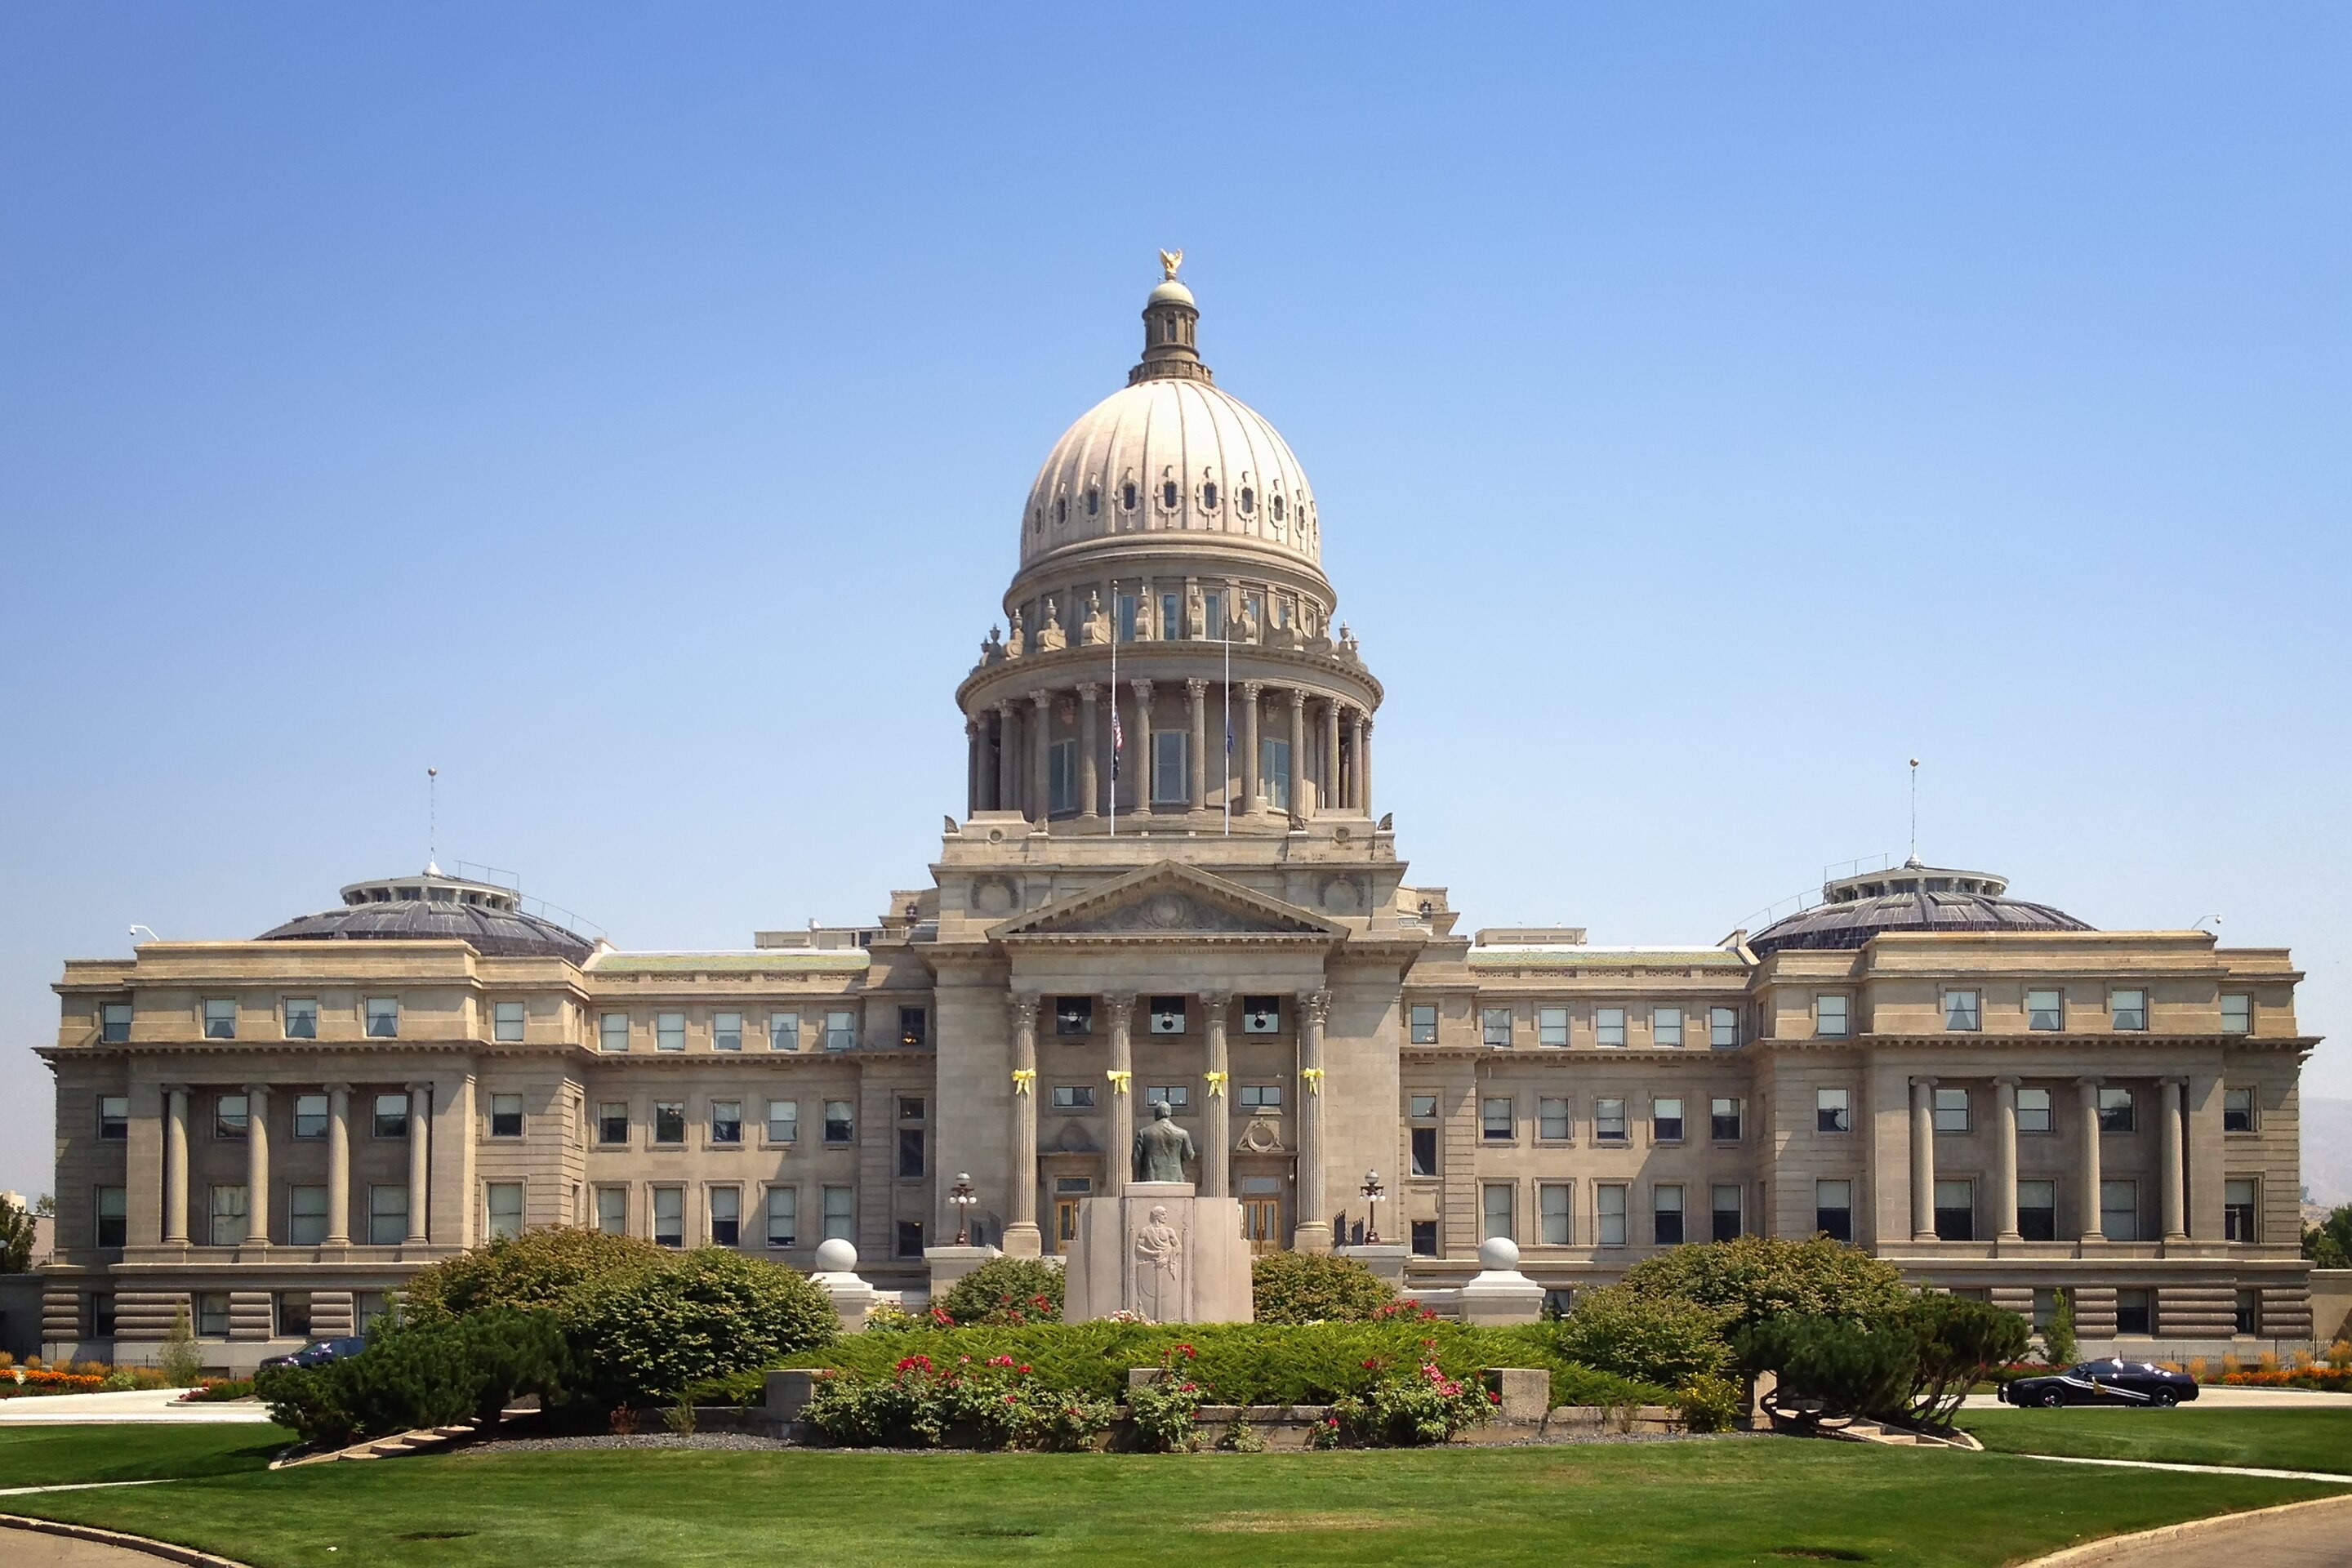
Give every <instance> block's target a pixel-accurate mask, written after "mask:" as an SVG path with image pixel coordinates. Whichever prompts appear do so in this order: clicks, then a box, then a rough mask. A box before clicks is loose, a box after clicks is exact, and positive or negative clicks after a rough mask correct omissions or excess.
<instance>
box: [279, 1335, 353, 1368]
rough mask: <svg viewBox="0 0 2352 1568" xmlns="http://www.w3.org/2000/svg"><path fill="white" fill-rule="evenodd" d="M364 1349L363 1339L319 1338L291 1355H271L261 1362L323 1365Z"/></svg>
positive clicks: (281, 1364)
mask: <svg viewBox="0 0 2352 1568" xmlns="http://www.w3.org/2000/svg"><path fill="white" fill-rule="evenodd" d="M365 1349H367V1341H365V1340H363V1339H358V1338H351V1339H340V1340H320V1342H318V1343H316V1344H311V1345H304V1346H303V1347H302V1348H301V1349H300V1350H299V1351H296V1352H294V1353H293V1354H292V1355H274V1356H271V1357H270V1358H269V1359H268V1361H265V1362H263V1363H261V1364H262V1365H263V1366H324V1365H326V1364H327V1363H329V1362H331V1361H341V1360H342V1359H343V1358H344V1357H345V1356H353V1355H357V1354H359V1353H360V1352H362V1351H363V1350H365Z"/></svg>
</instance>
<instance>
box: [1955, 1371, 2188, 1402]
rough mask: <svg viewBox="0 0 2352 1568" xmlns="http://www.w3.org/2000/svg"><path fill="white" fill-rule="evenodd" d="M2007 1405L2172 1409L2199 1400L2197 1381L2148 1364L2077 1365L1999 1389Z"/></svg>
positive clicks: (2026, 1378) (2017, 1380) (2016, 1380)
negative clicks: (2191, 1400)
mask: <svg viewBox="0 0 2352 1568" xmlns="http://www.w3.org/2000/svg"><path fill="white" fill-rule="evenodd" d="M2196 1397H2197V1380H2196V1379H2195V1378H2193V1377H2191V1376H2189V1374H2188V1373H2185V1372H2167V1371H2165V1370H2164V1368H2162V1367H2160V1366H2151V1365H2150V1364H2149V1363H2147V1362H2144V1361H2117V1360H2114V1359H2110V1360H2107V1361H2085V1362H2077V1363H2075V1364H2074V1365H2073V1366H2070V1367H2068V1368H2067V1369H2066V1370H2065V1371H2063V1372H2053V1373H2043V1374H2042V1376H2040V1377H2020V1378H2013V1379H2011V1381H2009V1382H2007V1383H2004V1384H2001V1385H2000V1399H2001V1401H2002V1403H2004V1404H2008V1405H2150V1406H2153V1407H2154V1408H2156V1409H2158V1410H2165V1409H2169V1408H2170V1407H2171V1406H2173V1405H2178V1404H2179V1403H2180V1402H2181V1401H2182V1400H2184V1399H2194V1398H2196Z"/></svg>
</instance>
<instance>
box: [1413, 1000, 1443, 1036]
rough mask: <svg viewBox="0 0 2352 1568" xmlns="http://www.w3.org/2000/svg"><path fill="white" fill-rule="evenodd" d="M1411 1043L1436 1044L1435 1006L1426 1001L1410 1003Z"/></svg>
mask: <svg viewBox="0 0 2352 1568" xmlns="http://www.w3.org/2000/svg"><path fill="white" fill-rule="evenodd" d="M1412 1043H1413V1044H1414V1045H1416V1046H1433V1045H1435V1044H1437V1008H1436V1007H1435V1006H1434V1005H1432V1004H1430V1003H1427V1002H1416V1003H1414V1004H1413V1005H1412Z"/></svg>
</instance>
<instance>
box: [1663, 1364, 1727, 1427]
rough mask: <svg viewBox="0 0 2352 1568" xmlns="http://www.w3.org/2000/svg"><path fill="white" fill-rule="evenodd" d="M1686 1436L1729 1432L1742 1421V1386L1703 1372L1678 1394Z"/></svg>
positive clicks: (1714, 1374) (1678, 1403)
mask: <svg viewBox="0 0 2352 1568" xmlns="http://www.w3.org/2000/svg"><path fill="white" fill-rule="evenodd" d="M1675 1406H1676V1407H1677V1408H1678V1409H1679V1410H1680V1411H1681V1413H1682V1418H1683V1429H1684V1430H1685V1431H1687V1432H1727V1431H1729V1430H1730V1429H1731V1424H1732V1423H1733V1422H1735V1421H1737V1420H1738V1419H1739V1384H1737V1383H1734V1382H1733V1381H1732V1380H1731V1379H1729V1378H1727V1377H1725V1376H1722V1375H1721V1374H1720V1373H1712V1372H1703V1373H1699V1374H1698V1375H1697V1376H1696V1377H1694V1378H1692V1379H1691V1380H1690V1381H1689V1382H1688V1383H1685V1384H1683V1385H1682V1386H1681V1387H1680V1388H1678V1389H1676V1390H1675Z"/></svg>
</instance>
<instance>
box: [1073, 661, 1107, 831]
mask: <svg viewBox="0 0 2352 1568" xmlns="http://www.w3.org/2000/svg"><path fill="white" fill-rule="evenodd" d="M1101 703H1102V688H1101V687H1100V686H1098V685H1097V684H1096V683H1095V682H1093V681H1091V680H1089V681H1087V682H1086V683H1085V684H1084V685H1082V686H1080V687H1079V688H1078V815H1079V816H1083V817H1087V818H1093V817H1095V816H1100V815H1101V807H1099V806H1098V805H1096V804H1095V791H1096V790H1097V787H1099V786H1100V784H1101V783H1102V775H1101V773H1099V772H1098V771H1097V769H1096V767H1095V747H1096V745H1097V743H1098V741H1097V736H1098V734H1099V733H1100V731H1101V730H1102V713H1101Z"/></svg>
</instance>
